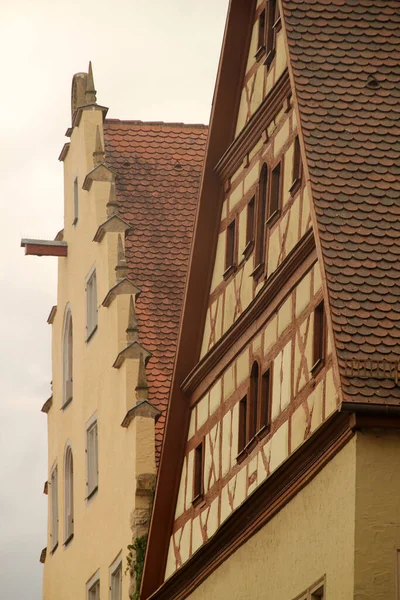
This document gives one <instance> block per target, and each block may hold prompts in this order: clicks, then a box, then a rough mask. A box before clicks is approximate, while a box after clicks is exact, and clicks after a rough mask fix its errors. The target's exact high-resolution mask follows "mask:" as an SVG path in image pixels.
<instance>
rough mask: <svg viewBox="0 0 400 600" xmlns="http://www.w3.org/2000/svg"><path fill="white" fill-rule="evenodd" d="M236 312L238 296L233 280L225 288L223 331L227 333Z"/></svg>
mask: <svg viewBox="0 0 400 600" xmlns="http://www.w3.org/2000/svg"><path fill="white" fill-rule="evenodd" d="M235 312H236V296H235V287H234V282H233V281H231V282H230V283H228V285H227V286H226V288H225V304H224V326H223V333H225V332H226V331H227V330H228V329H229V327H230V326H231V325H232V324H233V321H234V320H235Z"/></svg>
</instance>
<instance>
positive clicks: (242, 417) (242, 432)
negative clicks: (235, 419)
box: [238, 396, 247, 454]
mask: <svg viewBox="0 0 400 600" xmlns="http://www.w3.org/2000/svg"><path fill="white" fill-rule="evenodd" d="M246 444H247V396H245V397H244V398H242V399H241V401H240V402H239V441H238V451H239V454H240V453H241V452H242V451H243V450H244V448H245V446H246Z"/></svg>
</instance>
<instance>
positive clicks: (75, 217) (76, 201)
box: [72, 177, 79, 225]
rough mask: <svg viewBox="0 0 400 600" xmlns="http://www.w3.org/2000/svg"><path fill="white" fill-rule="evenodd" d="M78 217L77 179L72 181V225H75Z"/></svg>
mask: <svg viewBox="0 0 400 600" xmlns="http://www.w3.org/2000/svg"><path fill="white" fill-rule="evenodd" d="M78 216H79V191H78V178H77V177H75V179H74V220H73V221H72V225H76V224H77V222H78Z"/></svg>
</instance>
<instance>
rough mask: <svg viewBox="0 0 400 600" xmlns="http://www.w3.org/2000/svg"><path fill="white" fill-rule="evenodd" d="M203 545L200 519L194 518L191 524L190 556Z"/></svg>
mask: <svg viewBox="0 0 400 600" xmlns="http://www.w3.org/2000/svg"><path fill="white" fill-rule="evenodd" d="M202 544H203V536H202V533H201V526H200V517H195V518H194V519H193V522H192V554H194V553H195V552H196V550H198V549H199V548H200V546H202Z"/></svg>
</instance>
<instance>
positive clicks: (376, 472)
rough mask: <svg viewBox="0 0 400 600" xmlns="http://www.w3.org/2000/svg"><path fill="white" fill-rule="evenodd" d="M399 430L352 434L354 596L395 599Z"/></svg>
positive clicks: (399, 593) (399, 543)
mask: <svg viewBox="0 0 400 600" xmlns="http://www.w3.org/2000/svg"><path fill="white" fill-rule="evenodd" d="M399 456H400V433H399V432H397V431H393V432H390V431H388V430H385V431H382V430H381V431H379V430H376V431H373V430H366V431H362V432H360V433H358V435H357V476H356V508H357V510H356V520H355V525H356V527H355V590H354V598H355V600H370V599H371V598H373V600H389V598H390V599H392V598H393V599H394V598H396V600H398V599H399V598H400V589H396V576H397V577H398V572H396V559H397V556H396V553H397V552H396V551H397V550H399V549H400V511H399V503H400V470H399Z"/></svg>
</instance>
